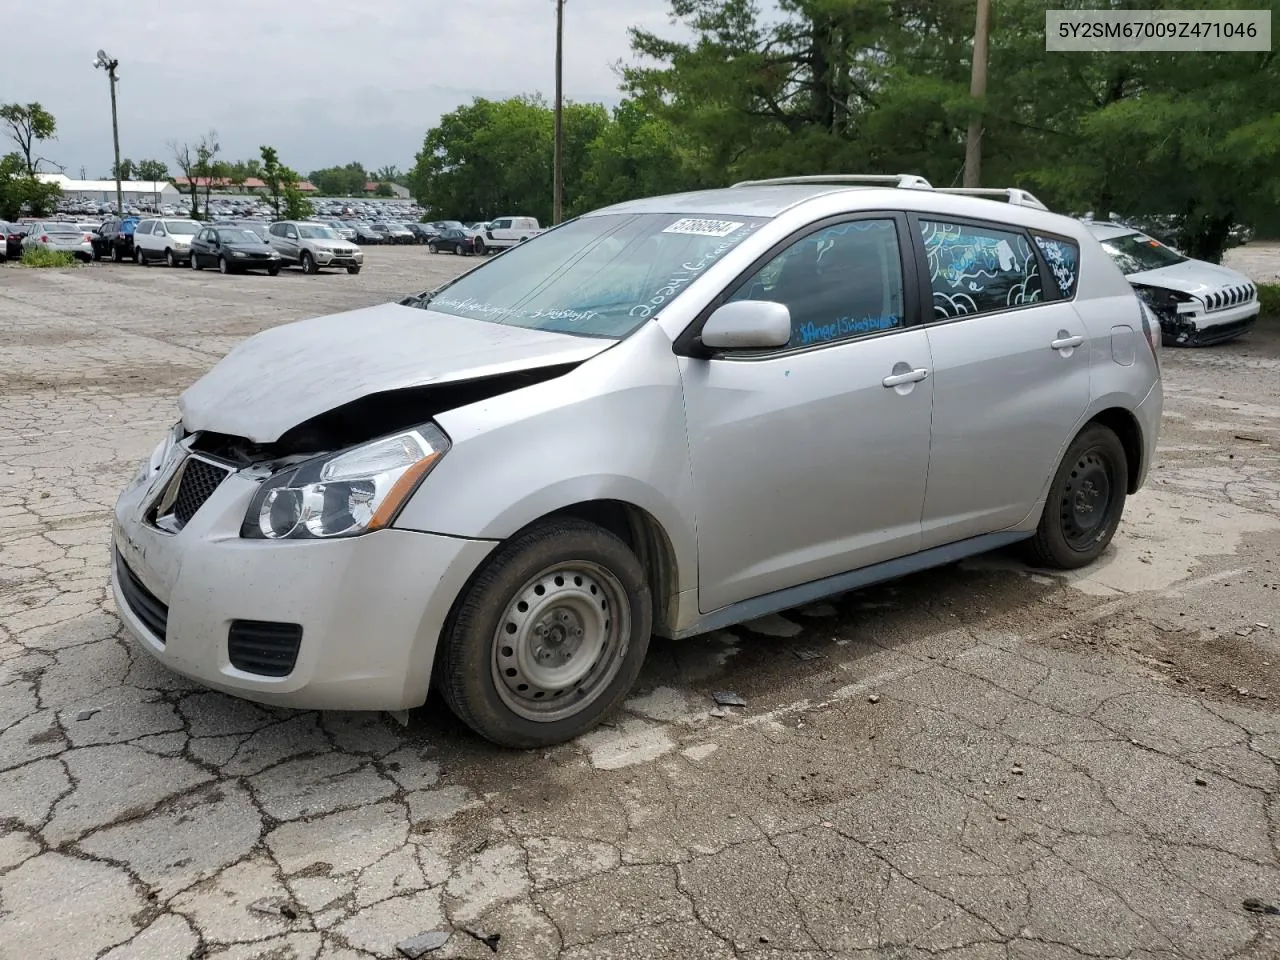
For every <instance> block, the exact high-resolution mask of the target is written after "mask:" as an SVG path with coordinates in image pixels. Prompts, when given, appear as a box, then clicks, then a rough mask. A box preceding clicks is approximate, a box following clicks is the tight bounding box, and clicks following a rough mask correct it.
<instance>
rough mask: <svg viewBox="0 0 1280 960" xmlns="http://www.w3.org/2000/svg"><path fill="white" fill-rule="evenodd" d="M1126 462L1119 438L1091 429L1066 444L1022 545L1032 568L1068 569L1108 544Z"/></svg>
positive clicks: (1120, 508) (1125, 484)
mask: <svg viewBox="0 0 1280 960" xmlns="http://www.w3.org/2000/svg"><path fill="white" fill-rule="evenodd" d="M1128 489H1129V462H1128V460H1127V459H1126V458H1125V453H1124V446H1123V445H1122V444H1121V443H1120V439H1119V437H1117V436H1116V435H1115V433H1113V432H1112V431H1111V430H1110V429H1108V428H1107V427H1104V426H1102V425H1101V424H1097V423H1095V424H1091V425H1090V426H1088V427H1085V429H1084V430H1082V431H1081V432H1080V435H1079V436H1077V437H1076V438H1075V440H1073V441H1072V442H1071V446H1070V447H1068V448H1067V454H1066V456H1064V457H1063V458H1062V463H1061V465H1060V466H1059V467H1058V472H1057V474H1056V475H1055V476H1054V478H1053V484H1052V485H1051V486H1050V487H1049V497H1048V499H1047V500H1046V501H1045V505H1044V513H1043V514H1042V515H1041V517H1040V525H1039V526H1038V527H1037V528H1036V534H1035V536H1034V537H1033V538H1032V539H1031V541H1030V543H1029V544H1028V549H1029V551H1030V555H1031V560H1032V562H1033V563H1036V564H1038V565H1039V566H1044V567H1057V568H1059V569H1062V570H1074V569H1075V568H1077V567H1083V566H1085V565H1086V564H1090V563H1092V562H1093V561H1094V560H1096V559H1098V557H1099V556H1101V555H1102V551H1104V550H1105V549H1106V548H1107V545H1108V544H1109V543H1111V538H1112V537H1113V536H1115V532H1116V529H1117V528H1118V527H1119V526H1120V516H1121V514H1123V513H1124V502H1125V496H1126V492H1127V491H1128Z"/></svg>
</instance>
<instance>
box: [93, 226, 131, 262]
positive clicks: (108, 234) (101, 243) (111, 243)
mask: <svg viewBox="0 0 1280 960" xmlns="http://www.w3.org/2000/svg"><path fill="white" fill-rule="evenodd" d="M140 219H141V218H140V217H124V218H123V219H121V218H120V217H113V218H112V219H110V220H107V221H105V222H104V223H103V224H102V226H100V227H99V228H98V229H97V230H95V231H93V233H92V234H90V237H91V242H92V243H93V259H95V260H101V259H102V258H103V257H110V258H111V259H112V260H114V261H115V262H116V263H119V262H120V261H122V260H132V259H133V228H134V227H136V226H137V225H138V221H139V220H140Z"/></svg>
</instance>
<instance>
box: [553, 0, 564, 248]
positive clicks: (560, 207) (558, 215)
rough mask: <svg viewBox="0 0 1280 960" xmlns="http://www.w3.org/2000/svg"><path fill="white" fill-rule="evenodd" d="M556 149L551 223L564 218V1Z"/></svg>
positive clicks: (559, 5) (559, 4)
mask: <svg viewBox="0 0 1280 960" xmlns="http://www.w3.org/2000/svg"><path fill="white" fill-rule="evenodd" d="M555 136H556V148H555V164H554V166H555V171H554V179H555V185H554V187H553V194H552V202H551V221H552V223H553V224H556V223H559V222H560V221H561V219H563V216H564V0H556V134H555Z"/></svg>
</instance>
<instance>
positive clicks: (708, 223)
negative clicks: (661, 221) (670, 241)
mask: <svg viewBox="0 0 1280 960" xmlns="http://www.w3.org/2000/svg"><path fill="white" fill-rule="evenodd" d="M741 226H742V224H741V223H739V222H737V221H735V220H704V219H702V218H699V217H685V218H684V219H683V220H677V221H676V222H675V223H673V224H672V225H671V226H669V227H667V228H666V229H665V230H663V231H662V232H663V233H683V234H687V235H689V236H692V237H727V236H728V235H729V234H731V233H733V231H735V230H737V229H738V228H739V227H741Z"/></svg>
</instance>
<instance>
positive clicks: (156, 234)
mask: <svg viewBox="0 0 1280 960" xmlns="http://www.w3.org/2000/svg"><path fill="white" fill-rule="evenodd" d="M199 232H200V224H198V223H196V221H194V220H184V219H182V218H179V217H161V218H159V219H153V220H143V221H142V222H141V223H139V224H138V226H137V227H135V228H134V231H133V259H134V262H135V263H140V264H142V265H143V266H146V265H147V264H148V263H151V262H152V261H153V260H163V261H164V262H165V263H167V264H168V265H169V266H171V267H176V266H177V265H178V264H180V263H190V262H191V241H192V239H193V238H194V237H195V235H196V234H197V233H199Z"/></svg>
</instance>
